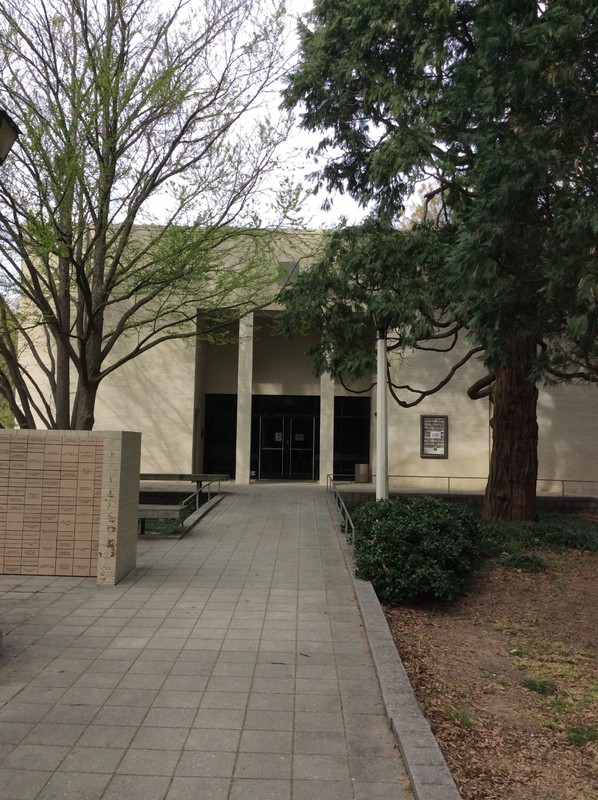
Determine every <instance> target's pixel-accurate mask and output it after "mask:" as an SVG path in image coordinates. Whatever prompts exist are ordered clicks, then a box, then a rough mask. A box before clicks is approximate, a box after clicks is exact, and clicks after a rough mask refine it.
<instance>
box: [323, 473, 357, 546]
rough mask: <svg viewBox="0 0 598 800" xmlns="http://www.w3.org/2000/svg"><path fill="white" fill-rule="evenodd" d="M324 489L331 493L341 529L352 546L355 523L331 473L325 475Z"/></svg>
mask: <svg viewBox="0 0 598 800" xmlns="http://www.w3.org/2000/svg"><path fill="white" fill-rule="evenodd" d="M326 489H327V490H328V491H329V492H330V493H331V494H332V497H333V498H334V501H335V503H336V507H337V509H338V512H339V514H340V515H341V530H342V531H343V533H344V534H345V536H346V537H347V540H348V541H349V544H350V545H351V547H353V545H354V543H355V525H354V524H353V520H352V519H351V515H350V514H349V510H348V509H347V506H346V505H345V502H344V500H343V498H342V497H341V495H340V492H339V491H338V489H337V488H336V485H335V483H334V480H333V479H332V475H327V476H326Z"/></svg>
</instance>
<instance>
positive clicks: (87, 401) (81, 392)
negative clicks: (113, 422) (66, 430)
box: [71, 378, 98, 431]
mask: <svg viewBox="0 0 598 800" xmlns="http://www.w3.org/2000/svg"><path fill="white" fill-rule="evenodd" d="M97 393H98V384H97V383H87V382H84V381H83V380H81V378H80V379H79V382H78V385H77V391H76V393H75V399H74V401H73V415H72V419H71V428H72V429H73V430H74V431H90V430H92V429H93V425H94V422H95V405H96V395H97Z"/></svg>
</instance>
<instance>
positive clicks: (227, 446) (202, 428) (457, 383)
mask: <svg viewBox="0 0 598 800" xmlns="http://www.w3.org/2000/svg"><path fill="white" fill-rule="evenodd" d="M318 241H319V235H318V234H306V235H305V236H303V237H299V238H296V239H295V240H294V241H292V242H291V244H290V245H289V244H288V243H287V245H285V246H277V247H276V248H274V249H273V251H272V252H273V253H274V257H275V259H276V260H277V261H278V263H279V264H282V265H283V267H284V269H283V272H284V271H286V273H288V274H291V275H292V273H293V271H294V270H295V269H296V265H297V264H298V265H299V266H298V267H297V268H299V269H303V268H304V266H307V265H308V264H309V253H311V254H312V255H313V252H314V251H315V250H317V242H318ZM306 252H307V253H308V257H307V258H305V253H306ZM279 316H280V308H279V307H277V306H276V305H270V306H266V307H265V308H262V309H261V310H259V311H256V312H254V313H250V314H247V315H246V316H245V317H244V318H243V319H242V320H241V321H240V323H239V322H234V323H231V329H230V333H231V336H230V337H229V340H228V342H227V343H226V344H219V345H218V344H212V343H208V342H207V341H205V340H203V339H201V338H200V337H194V336H191V337H190V338H186V339H173V340H170V341H166V342H164V343H162V344H160V345H158V346H156V347H154V348H153V349H151V350H150V351H148V352H147V353H145V354H143V355H141V356H139V357H137V358H135V359H134V360H132V361H129V362H128V363H126V364H125V365H124V366H122V367H120V368H119V369H117V370H115V371H114V372H113V373H112V374H110V375H109V376H108V377H107V378H106V379H105V380H104V381H102V383H101V385H100V389H99V393H98V398H97V404H96V424H95V428H96V429H97V430H131V431H140V432H141V433H142V445H141V470H142V472H190V471H195V472H207V473H226V474H230V475H231V476H234V477H235V480H236V481H238V482H239V483H248V482H250V481H251V480H254V479H255V480H308V481H319V482H320V483H325V482H326V477H327V475H329V474H334V475H335V476H338V477H340V476H348V477H353V475H354V474H355V466H356V465H364V464H367V465H369V472H370V476H372V472H373V471H374V465H375V463H376V441H375V439H376V436H375V431H376V424H375V423H376V416H375V415H376V391H377V389H376V387H375V385H373V380H372V381H367V380H364V381H362V382H361V383H360V384H359V385H356V386H352V387H351V390H353V391H349V390H348V389H346V388H345V387H344V386H343V385H342V384H341V382H340V381H338V380H333V379H331V378H330V377H329V376H327V375H324V376H322V377H316V376H315V375H314V370H313V365H312V362H311V359H310V358H309V357H308V356H307V354H306V351H307V349H308V347H309V344H310V340H309V337H296V338H294V339H285V338H284V337H282V336H281V334H280V333H279V330H278V327H277V322H278V318H279ZM316 335H317V333H314V334H313V336H316ZM123 346H126V342H125V343H123ZM372 347H375V342H374V341H372ZM116 356H118V352H116V354H115V357H116ZM449 356H450V357H451V358H454V355H450V354H449V355H442V354H434V353H430V352H427V353H426V352H421V351H418V352H417V353H412V354H409V355H407V356H406V357H405V358H403V359H402V360H401V362H400V363H397V364H395V366H394V369H395V371H396V370H398V374H399V375H400V382H401V383H409V384H411V385H415V386H421V387H426V386H431V385H433V384H434V383H436V382H437V381H438V380H439V379H440V377H442V376H443V375H444V374H445V373H446V371H447V368H448V366H449V361H448V359H449ZM482 375H483V368H482V367H481V365H480V364H479V363H477V362H475V361H470V362H468V363H467V364H466V365H465V366H464V367H463V368H462V369H461V370H459V371H458V372H457V374H456V375H455V377H454V378H453V379H452V380H451V381H450V383H448V385H447V386H446V387H445V388H444V389H442V391H441V392H439V393H437V394H434V395H431V396H429V397H428V398H426V399H425V401H424V402H422V403H421V404H419V405H417V406H415V407H413V408H409V409H404V408H400V407H399V406H398V405H396V404H395V403H394V402H393V401H392V399H389V403H388V439H389V462H388V471H389V475H390V476H391V478H390V487H391V489H392V488H406V489H410V488H412V489H424V490H428V491H443V492H444V491H446V490H447V489H450V490H451V491H475V492H477V491H483V489H484V486H485V481H486V477H487V473H488V463H489V457H490V444H491V442H490V427H489V419H490V414H491V409H490V404H489V401H488V400H487V399H484V400H477V401H473V400H470V399H469V398H468V397H467V394H466V390H467V389H468V388H469V386H471V384H472V383H474V381H476V380H477V379H478V378H480V377H481V376H482ZM597 391H598V389H597V388H596V387H593V386H587V385H584V386H572V385H569V386H560V387H551V388H541V390H540V400H539V425H540V444H539V477H540V482H539V486H538V489H539V491H540V492H543V491H546V492H558V493H561V492H563V491H564V492H565V493H567V494H570V493H583V494H596V493H598V461H597V459H596V457H595V450H596V446H597V444H598V414H596V400H597V398H598V395H597ZM356 392H357V393H356Z"/></svg>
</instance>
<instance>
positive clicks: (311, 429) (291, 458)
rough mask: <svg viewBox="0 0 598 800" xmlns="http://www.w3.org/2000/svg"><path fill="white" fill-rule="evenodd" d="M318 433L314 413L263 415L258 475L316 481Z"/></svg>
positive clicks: (259, 476) (260, 424)
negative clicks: (312, 414) (316, 437)
mask: <svg viewBox="0 0 598 800" xmlns="http://www.w3.org/2000/svg"><path fill="white" fill-rule="evenodd" d="M315 434H316V419H315V417H314V416H311V415H309V416H303V415H301V416H299V415H287V414H263V415H261V416H260V417H259V441H260V447H259V468H258V478H262V479H265V480H277V479H278V480H315V466H316V465H315V457H314V456H315V452H314V443H315Z"/></svg>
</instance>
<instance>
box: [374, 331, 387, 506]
mask: <svg viewBox="0 0 598 800" xmlns="http://www.w3.org/2000/svg"><path fill="white" fill-rule="evenodd" d="M376 362H377V370H376V373H377V381H376V500H388V418H387V413H388V412H387V397H388V391H387V388H386V331H385V330H379V331H378V336H377V340H376Z"/></svg>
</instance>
